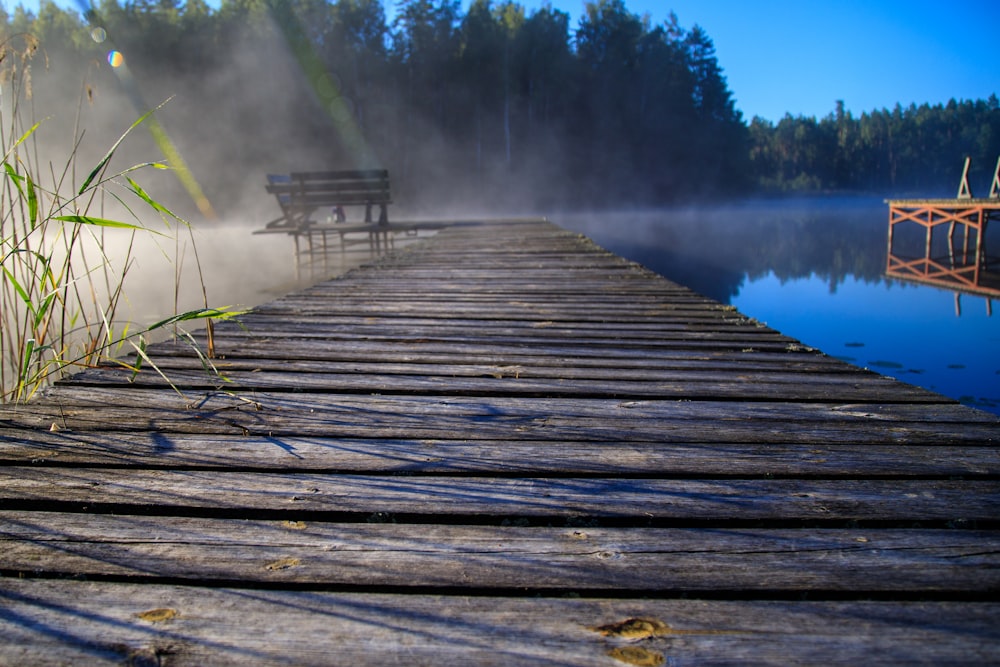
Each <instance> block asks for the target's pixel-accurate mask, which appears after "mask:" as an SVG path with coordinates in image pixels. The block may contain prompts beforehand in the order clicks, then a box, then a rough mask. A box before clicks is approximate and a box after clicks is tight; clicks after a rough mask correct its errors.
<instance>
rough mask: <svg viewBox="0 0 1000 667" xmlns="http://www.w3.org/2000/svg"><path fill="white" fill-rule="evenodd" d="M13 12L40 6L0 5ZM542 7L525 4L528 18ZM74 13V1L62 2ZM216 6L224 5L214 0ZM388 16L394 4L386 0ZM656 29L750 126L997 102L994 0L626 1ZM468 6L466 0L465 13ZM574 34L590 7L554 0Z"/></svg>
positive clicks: (999, 8)
mask: <svg viewBox="0 0 1000 667" xmlns="http://www.w3.org/2000/svg"><path fill="white" fill-rule="evenodd" d="M0 1H3V2H4V4H5V5H6V6H7V7H8V8H11V7H12V6H14V5H16V4H21V3H22V2H23V4H24V6H25V7H27V8H28V9H32V8H34V7H37V0H14V1H12V0H0ZM542 1H543V0H521V4H523V5H524V6H525V7H526V8H527V9H528V10H529V11H530V10H532V9H535V8H537V7H539V6H540V5H541V4H542ZM57 2H58V3H59V4H60V5H63V6H70V7H77V6H78V5H77V4H76V3H75V2H74V0H57ZM209 4H214V5H217V0H215V1H214V2H213V0H209ZM383 4H384V5H385V6H386V8H387V11H389V10H390V8H391V7H392V6H393V5H394V4H395V0H384V2H383ZM625 5H626V7H628V9H629V10H630V11H632V12H633V13H636V14H640V15H642V14H647V13H648V14H649V16H650V18H651V20H652V21H653V22H654V23H661V22H663V21H665V20H666V18H667V16H668V14H669V12H670V11H671V10H673V11H674V12H675V13H676V14H677V16H678V18H679V20H680V24H681V25H682V26H683V27H685V28H691V27H692V26H693V25H695V24H698V25H700V26H701V27H702V28H703V29H704V30H705V31H706V32H707V33H708V35H709V37H711V38H712V40H713V41H714V42H715V48H716V55H717V57H718V60H719V64H720V65H721V66H722V68H723V71H724V73H725V75H726V78H727V80H728V83H729V88H730V90H731V91H733V94H734V97H735V99H736V106H737V108H739V109H740V110H742V111H743V114H744V116H745V117H746V118H747V120H749V119H751V118H753V117H754V116H756V115H759V116H761V117H763V118H766V119H768V120H772V121H777V120H779V119H780V118H781V117H782V116H784V115H785V113H786V112H787V113H791V114H792V115H806V116H817V117H822V116H825V115H827V114H829V113H831V112H832V111H833V109H834V106H835V103H836V100H838V99H841V100H844V103H845V105H846V107H847V109H848V110H849V111H851V112H852V113H854V114H855V115H859V114H860V113H861V112H863V111H871V110H873V109H882V108H885V107H887V108H891V107H893V106H894V105H895V104H896V103H897V102H899V103H901V104H903V105H904V106H908V105H909V104H910V103H917V104H921V103H924V102H928V103H931V104H938V103H945V102H947V101H948V100H949V99H950V98H953V97H954V98H956V99H985V98H987V97H989V96H990V94H992V93H996V94H998V95H1000V58H998V56H997V52H996V43H997V42H996V40H997V38H998V32H997V30H998V28H1000V1H997V0H625ZM467 6H468V0H463V7H467ZM552 6H553V7H555V8H557V9H562V10H563V11H566V12H568V13H569V14H570V17H571V25H572V26H573V27H575V26H576V25H577V23H578V21H579V18H580V15H581V14H582V12H583V7H584V0H552Z"/></svg>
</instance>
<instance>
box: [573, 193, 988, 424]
mask: <svg viewBox="0 0 1000 667" xmlns="http://www.w3.org/2000/svg"><path fill="white" fill-rule="evenodd" d="M887 218H888V213H887V208H886V205H885V203H884V202H883V201H882V200H881V199H877V198H850V199H846V198H845V199H807V200H789V201H778V202H754V203H749V204H746V205H730V206H724V207H719V208H714V209H704V208H703V209H680V210H661V211H650V212H642V213H618V214H613V215H612V214H604V215H601V216H591V215H587V216H583V215H581V216H569V217H566V218H565V219H564V218H560V219H559V222H560V223H561V224H563V225H564V226H566V227H569V228H571V229H574V230H576V231H580V232H582V233H585V234H587V235H588V236H590V237H591V238H593V239H594V240H595V241H596V242H598V243H599V244H601V245H603V246H604V247H606V248H608V249H609V250H612V251H613V252H616V253H619V254H621V255H624V256H626V257H628V258H630V259H633V260H635V261H638V262H640V263H642V264H644V265H645V266H647V267H649V268H650V269H652V270H654V271H656V272H658V273H660V274H661V275H664V276H666V277H667V278H669V279H671V280H674V281H676V282H678V283H681V284H684V285H686V286H688V287H690V288H692V289H694V290H695V291H697V292H700V293H702V294H704V295H706V296H709V297H711V298H714V299H717V300H719V301H721V302H723V303H729V304H732V305H734V306H736V307H737V308H738V309H739V310H740V311H741V312H743V313H744V314H746V315H748V316H750V317H754V318H756V319H758V320H761V321H763V322H766V323H767V324H768V325H770V326H772V327H774V328H776V329H778V330H780V331H782V332H783V333H785V334H788V335H790V336H793V337H795V338H798V339H800V340H801V341H802V342H804V343H805V344H807V345H810V346H813V347H817V348H819V349H821V350H823V351H824V352H826V353H828V354H830V355H831V356H835V357H840V358H843V359H844V360H846V361H849V362H850V363H853V364H857V365H859V366H865V367H870V368H872V369H873V370H876V371H878V372H880V373H883V374H886V375H891V376H893V377H897V378H899V379H901V380H904V381H906V382H910V383H913V384H918V385H921V386H924V387H927V388H929V389H932V390H933V391H937V392H940V393H942V394H945V395H947V396H951V397H953V398H956V399H958V400H961V401H962V402H963V403H966V404H968V405H974V406H976V407H979V408H982V409H986V410H989V411H991V412H994V413H997V414H1000V318H992V317H990V316H989V314H990V313H991V307H990V306H991V305H992V304H991V303H990V302H989V300H988V299H987V298H986V297H983V296H977V295H974V294H964V295H962V296H960V297H959V302H958V303H959V306H960V307H959V309H958V311H957V312H958V313H959V314H960V316H956V293H955V292H953V291H950V290H947V289H943V288H940V287H932V286H927V285H917V284H914V283H911V282H904V281H901V280H896V279H893V278H888V277H886V275H885V270H886V249H887ZM989 231H990V233H991V234H993V237H992V238H990V239H988V240H987V241H986V243H987V245H988V247H994V248H995V247H1000V246H998V245H997V243H998V241H1000V239H997V238H996V236H997V233H998V230H996V229H991V230H989Z"/></svg>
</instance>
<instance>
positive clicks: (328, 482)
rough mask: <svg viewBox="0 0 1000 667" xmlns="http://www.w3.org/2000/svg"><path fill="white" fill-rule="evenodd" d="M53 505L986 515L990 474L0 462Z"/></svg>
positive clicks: (491, 513) (994, 504) (990, 511)
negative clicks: (507, 474) (275, 469)
mask: <svg viewBox="0 0 1000 667" xmlns="http://www.w3.org/2000/svg"><path fill="white" fill-rule="evenodd" d="M47 500H48V501H51V502H52V503H55V504H69V505H73V506H77V507H82V506H88V507H91V506H93V507H107V508H111V509H114V508H117V507H119V506H122V507H125V506H129V507H137V508H149V507H154V506H155V507H157V508H159V511H171V512H172V511H177V510H179V509H183V508H188V509H198V510H201V511H203V512H228V513H233V512H237V513H239V512H243V511H245V512H246V513H247V514H248V515H252V514H253V513H254V512H256V511H270V512H297V513H300V514H305V513H325V514H330V515H352V516H353V515H372V514H377V513H386V514H388V515H391V516H394V515H402V516H411V515H412V516H417V515H419V516H432V517H450V520H459V519H461V520H464V521H492V520H493V518H494V517H502V516H508V517H516V518H533V519H546V520H548V519H551V520H557V521H566V520H570V519H575V518H579V517H585V518H596V519H603V520H609V521H613V520H625V521H635V520H638V521H653V520H657V521H661V522H675V523H676V522H692V521H713V522H723V521H771V522H786V521H862V520H866V521H883V522H884V521H894V522H900V521H932V522H945V521H987V522H989V521H994V520H995V519H996V518H997V517H998V516H1000V482H998V481H996V480H924V479H918V480H912V479H899V480H896V479H889V480H882V479H861V480H855V479H833V480H827V479H715V480H713V479H705V480H702V479H684V478H682V479H661V478H622V479H615V478H606V477H601V478H583V477H557V478H546V477H528V476H523V477H514V478H498V477H455V476H447V477H441V476H390V477H386V476H381V475H347V474H339V475H328V474H322V473H304V472H301V473H272V472H249V473H248V472H228V471H226V472H222V471H218V470H211V471H201V470H184V471H176V470H130V471H129V472H128V474H127V475H124V476H123V474H122V472H121V471H119V470H114V469H110V470H109V469H103V468H98V469H95V468H56V467H45V468H25V467H19V468H3V469H0V507H8V508H9V507H14V506H17V507H27V506H29V505H31V504H36V505H37V504H39V503H44V502H45V501H47Z"/></svg>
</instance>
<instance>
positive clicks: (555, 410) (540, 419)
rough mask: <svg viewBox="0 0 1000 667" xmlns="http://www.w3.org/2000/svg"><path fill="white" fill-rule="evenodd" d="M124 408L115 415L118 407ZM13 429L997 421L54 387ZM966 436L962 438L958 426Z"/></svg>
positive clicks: (732, 438)
mask: <svg viewBox="0 0 1000 667" xmlns="http://www.w3.org/2000/svg"><path fill="white" fill-rule="evenodd" d="M126 401H128V402H129V404H123V405H115V403H116V402H121V403H124V402H126ZM0 424H5V425H7V426H11V427H20V428H39V429H51V428H53V427H54V428H56V429H63V430H71V431H78V430H104V431H141V430H153V431H156V432H160V433H202V434H210V433H214V434H219V435H239V434H242V435H261V436H269V437H282V436H319V437H367V438H375V437H378V438H390V439H399V438H442V439H448V438H451V437H453V436H454V435H455V433H456V432H463V433H469V434H475V437H476V438H477V439H504V438H507V439H514V440H553V441H560V442H576V441H608V440H618V439H621V438H622V437H623V434H627V437H628V440H629V441H632V442H637V441H638V442H670V441H683V442H689V443H690V442H713V443H732V442H786V443H787V442H803V441H809V440H808V439H809V438H813V440H812V441H814V442H820V443H826V444H832V443H838V442H841V443H852V444H858V443H864V442H880V443H883V444H884V443H885V442H886V441H887V440H889V441H892V442H896V443H899V444H931V443H937V444H951V445H957V444H962V443H970V444H972V443H976V444H984V443H992V444H996V443H997V442H998V438H1000V426H998V424H1000V420H998V419H997V418H996V417H995V416H993V415H990V414H988V413H982V412H979V411H975V410H970V409H968V408H965V407H963V406H960V405H957V404H942V405H935V404H914V405H909V404H878V403H871V404H866V403H860V404H840V403H787V402H764V401H761V402H735V401H732V402H730V401H707V400H706V401H656V400H622V401H619V400H613V399H612V400H608V399H575V398H547V399H543V400H539V399H536V398H529V397H503V396H491V397H479V398H477V397H469V398H462V397H448V396H357V395H349V394H305V393H302V394H289V393H273V392H254V393H252V394H248V395H247V396H245V397H244V396H239V395H235V394H232V393H226V392H221V391H219V392H206V393H201V392H191V393H189V395H187V396H182V395H178V394H177V393H174V392H172V391H169V390H154V389H150V390H146V391H142V392H134V395H133V394H131V393H130V394H123V392H121V391H120V390H118V389H114V388H105V387H74V386H72V385H67V386H61V387H59V388H58V390H57V393H55V394H54V395H53V400H50V401H47V402H44V403H30V404H27V405H21V406H17V407H14V408H7V409H5V410H3V411H0ZM959 424H960V425H961V428H957V425H959Z"/></svg>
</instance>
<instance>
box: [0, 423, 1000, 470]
mask: <svg viewBox="0 0 1000 667" xmlns="http://www.w3.org/2000/svg"><path fill="white" fill-rule="evenodd" d="M0 464H3V465H7V466H16V465H26V466H38V465H58V466H83V467H103V466H115V467H119V468H121V467H128V468H142V467H156V468H174V469H184V468H201V469H209V468H226V469H230V470H270V469H273V470H286V471H290V472H291V471H309V470H312V471H325V472H330V473H337V472H340V473H352V472H354V473H359V472H361V473H388V474H393V473H412V474H416V473H420V474H439V475H445V474H469V473H480V474H481V473H494V474H498V475H508V476H509V475H513V474H524V475H535V476H545V475H547V474H563V475H585V476H593V475H607V476H621V475H628V476H637V475H643V476H648V477H658V476H666V477H670V476H702V477H720V476H722V477H730V476H745V477H750V476H765V475H772V476H775V477H783V476H802V477H813V478H815V477H825V478H828V479H829V478H838V477H855V478H861V479H865V478H870V477H894V478H900V479H901V478H906V477H918V478H924V479H926V478H937V479H947V478H950V477H965V478H972V477H1000V450H998V449H997V448H996V447H993V446H990V445H988V444H986V443H979V444H978V445H977V444H976V443H970V444H969V445H966V446H949V445H944V444H940V443H936V444H931V445H925V446H901V445H885V444H865V445H854V444H844V445H831V444H820V443H811V442H807V443H804V444H795V443H793V444H778V443H763V444H750V443H732V444H720V443H714V444H713V443H684V442H670V443H667V442H630V443H622V442H618V441H612V440H608V441H596V442H573V443H561V444H558V445H554V444H553V443H552V442H548V441H531V440H523V441H514V440H441V439H397V440H387V439H365V438H310V437H282V438H273V437H261V436H242V435H210V436H205V435H199V434H186V433H150V432H139V433H127V432H126V433H108V432H105V431H96V432H88V431H78V432H73V431H57V432H51V431H34V430H31V431H25V430H21V429H12V428H10V429H4V430H2V431H0Z"/></svg>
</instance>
